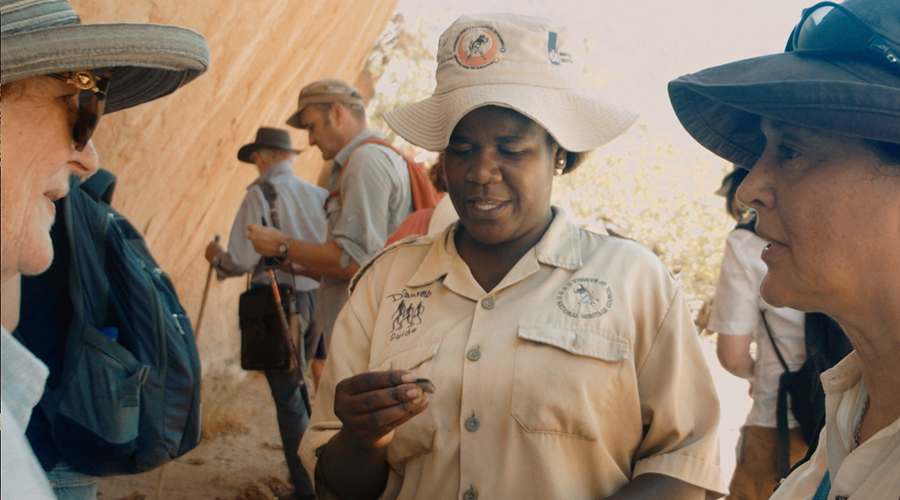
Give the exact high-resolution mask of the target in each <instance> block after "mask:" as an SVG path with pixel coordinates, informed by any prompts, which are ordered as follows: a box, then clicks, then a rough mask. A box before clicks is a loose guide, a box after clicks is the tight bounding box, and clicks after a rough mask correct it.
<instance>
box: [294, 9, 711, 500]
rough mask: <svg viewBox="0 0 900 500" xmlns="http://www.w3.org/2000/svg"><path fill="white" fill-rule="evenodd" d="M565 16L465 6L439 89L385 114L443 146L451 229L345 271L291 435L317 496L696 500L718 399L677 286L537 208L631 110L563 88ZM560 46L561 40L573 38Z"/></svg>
mask: <svg viewBox="0 0 900 500" xmlns="http://www.w3.org/2000/svg"><path fill="white" fill-rule="evenodd" d="M572 43H573V41H572V40H571V39H570V38H569V36H568V34H567V32H566V31H565V29H564V28H563V27H562V26H559V25H556V24H553V23H551V22H548V21H546V20H543V19H540V18H535V17H526V16H517V15H509V14H486V15H475V16H466V17H462V18H460V19H458V20H457V21H456V22H454V23H453V24H452V25H451V26H450V28H448V29H447V31H445V32H444V34H443V36H442V37H441V41H440V46H439V48H438V55H437V58H438V69H437V88H436V91H435V95H434V96H432V97H431V98H429V99H426V100H425V101H422V102H419V103H416V104H412V105H410V106H407V107H403V108H400V109H397V110H395V111H392V112H390V113H388V114H387V116H386V119H387V121H388V123H389V124H390V125H391V126H392V127H393V128H394V130H396V131H397V132H398V133H399V134H400V135H401V136H403V137H404V138H405V139H407V140H408V141H410V142H412V143H413V144H417V145H419V146H423V147H426V148H429V149H432V150H440V151H443V152H444V162H443V175H444V177H445V179H446V181H447V186H448V189H449V191H448V192H449V196H450V198H451V199H452V201H453V205H454V206H455V208H456V211H457V212H458V213H459V216H460V220H459V222H458V223H457V224H454V225H451V226H449V227H448V228H447V229H446V230H444V231H443V232H442V233H440V234H439V235H436V236H427V237H423V238H419V239H417V240H414V241H408V242H406V243H401V244H397V245H395V246H393V247H391V248H389V249H387V250H385V251H384V252H383V253H381V254H380V255H379V256H377V257H376V258H375V259H373V261H372V262H370V263H369V264H368V266H367V267H366V268H364V269H363V270H362V271H361V272H360V273H359V275H358V276H357V278H356V279H355V280H354V282H353V284H352V293H351V297H350V300H349V302H348V304H347V306H346V307H345V308H344V310H343V311H342V312H341V315H340V317H339V318H338V321H337V324H336V326H335V331H334V337H333V338H332V350H331V355H330V357H329V359H328V361H327V363H326V366H325V371H324V373H323V378H322V382H321V385H320V386H319V394H318V396H317V399H316V411H315V412H313V416H312V422H311V425H310V428H309V430H308V431H307V433H306V435H305V436H304V440H303V443H302V444H301V447H300V448H301V457H302V458H303V460H304V464H305V465H306V466H307V468H308V470H309V471H310V473H311V474H314V476H315V481H316V488H317V493H318V494H319V495H320V498H330V497H331V495H332V494H333V495H336V496H337V497H340V498H379V497H380V498H401V499H411V498H422V499H437V500H441V499H447V500H449V499H459V498H463V499H470V500H471V499H475V498H493V499H503V498H509V499H520V498H547V499H551V498H566V499H588V498H697V499H702V498H707V496H708V495H709V496H715V495H718V494H720V493H719V492H720V490H721V483H722V480H721V472H720V469H719V467H718V462H717V461H718V446H717V433H718V422H719V409H718V404H717V402H716V394H715V390H714V387H713V383H712V379H711V377H710V374H709V371H708V369H707V368H706V363H705V361H704V359H703V355H702V353H701V351H700V345H699V341H698V337H697V331H696V330H695V328H694V325H693V322H692V321H691V315H690V311H689V310H688V307H687V304H686V302H685V299H684V294H683V292H682V290H681V288H680V287H679V286H678V284H677V283H675V281H674V280H673V279H672V276H671V275H670V274H669V272H668V271H667V270H666V268H665V267H664V266H663V265H662V264H661V263H660V262H659V260H658V259H657V258H656V257H655V256H654V255H653V254H652V253H651V252H650V251H648V250H647V249H645V248H643V247H642V246H640V245H639V244H637V243H634V242H632V241H628V240H624V239H620V238H613V237H609V236H604V235H599V234H595V233H591V232H589V231H585V230H583V229H581V228H579V227H577V226H575V225H574V224H573V223H572V222H571V221H569V220H567V217H566V214H565V213H563V212H562V210H560V209H559V208H557V207H553V206H551V204H550V192H551V186H552V181H553V176H554V175H561V174H563V173H566V172H570V171H572V170H573V169H574V168H576V167H577V166H578V164H579V162H580V161H581V160H583V158H584V156H585V155H586V153H587V152H588V151H590V150H591V149H593V148H596V147H598V146H601V145H603V144H605V143H607V142H609V141H611V140H612V139H614V138H615V137H616V136H618V135H620V134H622V133H623V132H625V130H627V129H628V127H629V126H630V125H631V124H632V123H633V122H634V121H635V118H636V117H635V115H633V114H632V113H630V112H628V111H626V110H623V109H622V108H620V107H619V106H617V105H615V104H611V103H607V102H603V101H599V100H597V99H594V98H592V97H589V96H588V95H586V94H584V93H582V92H581V91H580V90H579V89H578V88H577V86H576V85H577V83H576V82H577V81H578V79H577V67H576V66H575V64H574V63H573V60H572V55H571V54H570V50H571V47H572V45H571V44H572ZM576 43H577V42H576Z"/></svg>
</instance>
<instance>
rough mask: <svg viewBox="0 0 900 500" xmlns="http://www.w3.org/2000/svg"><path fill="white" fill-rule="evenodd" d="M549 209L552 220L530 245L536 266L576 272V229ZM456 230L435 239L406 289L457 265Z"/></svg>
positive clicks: (559, 212) (578, 244) (578, 248)
mask: <svg viewBox="0 0 900 500" xmlns="http://www.w3.org/2000/svg"><path fill="white" fill-rule="evenodd" d="M550 209H551V211H552V212H553V220H552V221H551V222H550V227H549V228H547V232H545V233H544V236H542V237H541V239H540V241H538V242H537V244H536V245H535V246H534V254H533V255H534V258H535V259H536V260H537V262H538V263H539V264H543V265H547V266H552V267H559V268H563V269H567V270H570V271H573V270H575V269H578V268H580V267H581V266H582V265H584V261H583V260H582V256H581V234H580V232H579V228H578V227H576V226H575V225H574V224H573V223H572V222H571V221H570V220H569V218H568V217H567V216H566V213H565V212H564V211H563V209H561V208H559V207H557V206H552V207H550ZM458 227H459V222H457V223H456V224H453V225H451V226H449V227H448V228H447V229H445V230H444V231H443V232H442V233H441V234H440V235H438V236H436V237H435V244H434V245H432V247H431V249H430V250H429V251H428V254H427V255H426V256H425V259H424V260H423V261H422V263H421V264H420V265H419V268H418V269H417V270H416V272H415V273H414V274H413V275H412V277H411V278H410V279H409V281H408V282H407V286H409V287H420V286H424V285H428V284H429V283H433V282H435V281H437V280H438V279H440V278H442V277H444V276H446V275H447V274H449V273H450V271H451V270H452V269H453V267H454V265H455V264H456V265H458V263H459V262H460V261H461V259H458V257H459V252H457V250H456V243H455V241H454V238H453V236H454V235H455V234H456V230H457V228H458ZM529 255H532V254H531V253H530V252H529V253H528V254H526V255H525V257H522V258H523V259H525V258H529V257H528V256H529Z"/></svg>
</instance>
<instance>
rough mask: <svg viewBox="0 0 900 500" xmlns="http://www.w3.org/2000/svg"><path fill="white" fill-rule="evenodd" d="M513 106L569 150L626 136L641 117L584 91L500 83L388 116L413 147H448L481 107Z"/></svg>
mask: <svg viewBox="0 0 900 500" xmlns="http://www.w3.org/2000/svg"><path fill="white" fill-rule="evenodd" d="M489 105H495V106H502V107H507V108H512V109H514V110H516V111H518V112H520V113H522V114H523V115H525V116H527V117H528V118H530V119H532V120H534V121H535V122H537V123H538V124H539V125H541V126H542V127H543V128H544V129H545V130H547V132H549V133H550V135H552V136H553V138H554V139H555V140H556V142H557V143H558V144H559V145H560V146H561V147H562V148H563V149H565V150H567V151H572V152H581V151H590V150H592V149H595V148H597V147H599V146H602V145H604V144H606V143H608V142H610V141H612V140H613V139H615V138H616V137H618V136H620V135H622V134H623V133H625V131H627V130H628V128H629V127H631V125H633V124H634V122H635V121H637V117H638V116H637V114H635V113H633V112H631V111H628V110H626V109H625V108H623V107H621V106H619V105H616V104H612V103H609V102H606V101H602V100H600V99H596V98H594V97H592V96H588V95H587V94H583V93H580V92H576V91H572V90H567V89H558V88H549V87H536V86H531V85H516V84H500V85H473V86H471V87H461V88H457V89H454V90H451V91H449V92H446V93H443V94H436V95H433V96H431V97H429V98H428V99H425V100H422V101H419V102H416V103H413V104H409V105H406V106H402V107H400V108H397V109H394V110H392V111H389V112H387V113H385V115H384V119H385V121H386V122H387V124H388V125H389V126H390V127H391V128H392V129H393V130H394V131H395V132H396V133H397V134H398V135H400V136H401V137H403V138H404V139H406V140H407V141H409V142H410V143H411V144H414V145H416V146H419V147H421V148H424V149H427V150H430V151H442V150H443V149H445V148H446V147H447V144H448V142H449V139H450V134H451V133H452V132H453V129H454V128H455V127H456V124H457V123H458V122H459V120H460V119H462V118H463V117H464V116H465V115H466V114H467V113H469V112H470V111H472V110H474V109H476V108H479V107H482V106H489Z"/></svg>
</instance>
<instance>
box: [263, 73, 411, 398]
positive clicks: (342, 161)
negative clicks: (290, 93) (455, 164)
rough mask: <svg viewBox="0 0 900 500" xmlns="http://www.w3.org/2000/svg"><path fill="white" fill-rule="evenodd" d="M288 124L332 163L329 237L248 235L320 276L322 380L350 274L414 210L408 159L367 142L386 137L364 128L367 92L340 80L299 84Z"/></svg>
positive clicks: (269, 253) (317, 363) (316, 371)
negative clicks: (303, 132)
mask: <svg viewBox="0 0 900 500" xmlns="http://www.w3.org/2000/svg"><path fill="white" fill-rule="evenodd" d="M287 124H288V125H290V126H292V127H296V128H300V129H303V130H306V131H307V133H308V134H309V144H310V146H316V147H318V148H319V150H320V151H321V152H322V158H324V159H325V160H326V161H333V163H332V164H331V175H330V177H329V180H328V190H329V192H330V194H329V195H328V200H327V201H326V202H325V212H326V216H327V219H328V235H327V238H326V241H325V243H313V242H308V241H301V240H298V239H295V238H292V237H290V236H289V235H285V234H284V233H283V232H281V231H278V230H277V229H275V228H273V227H263V226H262V225H260V224H256V223H255V224H253V225H251V226H250V233H249V237H250V241H252V242H253V247H254V249H256V251H257V252H258V253H259V254H261V255H263V256H266V257H285V258H287V259H288V260H289V261H291V262H293V263H294V264H298V266H297V270H298V272H300V273H302V274H303V275H305V276H309V277H312V278H314V279H320V278H321V283H320V285H319V307H318V308H317V313H316V321H317V322H318V323H319V324H320V325H321V328H322V332H323V337H322V338H323V341H322V344H321V346H320V349H319V351H318V352H317V353H316V360H314V361H313V364H312V372H313V376H314V377H315V380H316V385H318V380H319V376H320V373H321V370H322V368H321V367H322V363H323V362H324V361H323V360H324V359H325V356H326V355H327V353H328V346H329V344H330V341H331V332H332V330H333V328H334V321H335V319H337V315H338V313H339V312H340V311H341V308H342V307H344V304H345V303H346V302H347V297H348V292H347V289H348V285H349V283H350V278H351V277H352V276H353V275H354V274H356V271H357V270H359V266H360V265H362V264H365V263H366V261H368V260H369V258H371V257H372V256H373V255H375V253H376V252H378V250H380V249H381V248H382V247H383V246H384V242H385V241H387V238H388V236H390V235H391V233H393V232H394V231H395V230H396V229H397V227H398V226H400V223H401V222H403V219H405V218H406V217H407V216H408V215H409V214H410V213H412V211H413V198H412V190H411V188H410V176H409V172H408V168H407V164H406V161H405V160H404V159H403V157H401V156H400V155H399V154H397V153H396V152H395V151H393V150H392V149H391V148H388V147H386V146H382V145H380V144H371V143H368V144H362V145H360V144H361V143H362V142H363V141H365V140H368V139H373V138H377V139H382V140H383V139H384V138H383V137H382V136H381V135H380V134H378V133H377V132H373V131H371V130H369V129H368V128H366V108H365V103H364V102H363V98H362V95H360V93H359V91H358V90H356V89H355V88H353V86H352V85H350V84H349V83H347V82H345V81H343V80H338V79H336V78H325V79H322V80H318V81H315V82H313V83H310V84H309V85H307V86H305V87H303V89H301V90H300V97H299V99H298V103H297V111H295V112H294V114H293V115H292V116H291V117H290V118H289V119H288V121H287Z"/></svg>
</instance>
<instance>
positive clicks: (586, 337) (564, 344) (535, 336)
mask: <svg viewBox="0 0 900 500" xmlns="http://www.w3.org/2000/svg"><path fill="white" fill-rule="evenodd" d="M519 338H520V339H525V340H530V341H532V342H539V343H541V344H546V345H552V346H554V347H557V348H559V349H562V350H564V351H566V352H569V353H572V354H577V355H579V356H587V357H590V358H596V359H600V360H603V361H621V360H623V359H625V358H626V357H627V356H628V341H627V340H626V339H623V338H621V337H617V336H615V335H611V334H609V333H606V332H603V331H599V330H590V329H578V328H571V327H570V328H560V327H556V326H552V325H519Z"/></svg>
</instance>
